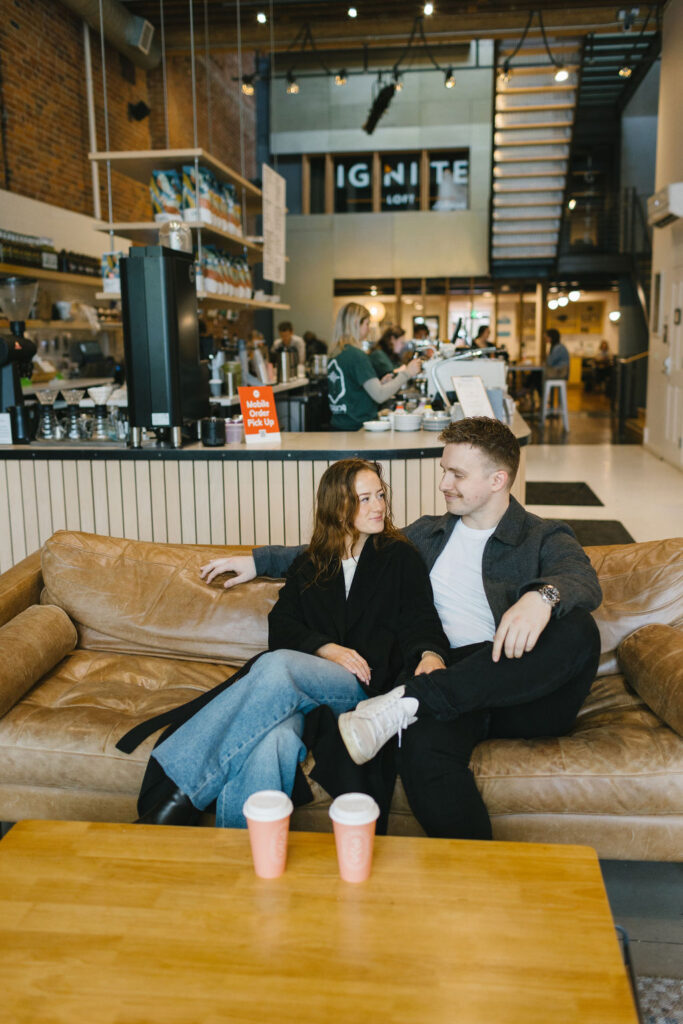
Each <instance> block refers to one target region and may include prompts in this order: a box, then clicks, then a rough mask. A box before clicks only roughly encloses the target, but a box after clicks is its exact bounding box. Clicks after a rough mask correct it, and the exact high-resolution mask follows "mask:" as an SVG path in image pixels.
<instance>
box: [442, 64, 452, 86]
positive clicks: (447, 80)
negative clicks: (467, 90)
mask: <svg viewBox="0 0 683 1024" xmlns="http://www.w3.org/2000/svg"><path fill="white" fill-rule="evenodd" d="M443 84H444V85H445V86H446V88H447V89H452V88H453V86H454V85H455V75H454V74H453V68H449V69H448V71H447V72H446V73H445V75H444V80H443Z"/></svg>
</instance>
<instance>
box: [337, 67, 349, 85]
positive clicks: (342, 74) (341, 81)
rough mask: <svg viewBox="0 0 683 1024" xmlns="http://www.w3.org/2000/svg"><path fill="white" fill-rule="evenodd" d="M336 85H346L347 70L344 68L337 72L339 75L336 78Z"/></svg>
mask: <svg viewBox="0 0 683 1024" xmlns="http://www.w3.org/2000/svg"><path fill="white" fill-rule="evenodd" d="M334 84H335V85H346V68H342V69H341V71H338V72H337V74H336V75H335V76H334Z"/></svg>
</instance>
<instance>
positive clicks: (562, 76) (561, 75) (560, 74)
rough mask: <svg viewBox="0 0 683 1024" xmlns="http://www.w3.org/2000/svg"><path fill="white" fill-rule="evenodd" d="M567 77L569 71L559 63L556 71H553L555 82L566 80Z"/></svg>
mask: <svg viewBox="0 0 683 1024" xmlns="http://www.w3.org/2000/svg"><path fill="white" fill-rule="evenodd" d="M568 78H569V72H568V71H567V69H566V68H565V67H563V66H562V64H560V65H559V67H558V69H557V71H556V72H555V81H556V82H566V81H567V79H568Z"/></svg>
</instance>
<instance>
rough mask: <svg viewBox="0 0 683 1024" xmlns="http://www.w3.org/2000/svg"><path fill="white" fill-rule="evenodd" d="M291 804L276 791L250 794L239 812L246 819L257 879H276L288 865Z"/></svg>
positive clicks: (268, 790)
mask: <svg viewBox="0 0 683 1024" xmlns="http://www.w3.org/2000/svg"><path fill="white" fill-rule="evenodd" d="M292 810H293V804H292V801H291V800H290V799H289V797H288V796H287V794H286V793H280V792H279V791H278V790H277V789H262V790H260V792H258V793H252V795H251V796H250V797H249V799H248V800H247V801H245V804H244V807H243V808H242V814H243V815H244V817H245V818H246V819H247V826H248V828H249V842H250V843H251V855H252V857H253V859H254V871H255V872H256V874H257V875H258V876H259V878H279V877H280V875H281V874H283V872H284V870H285V865H286V864H287V836H288V833H289V817H290V815H291V813H292Z"/></svg>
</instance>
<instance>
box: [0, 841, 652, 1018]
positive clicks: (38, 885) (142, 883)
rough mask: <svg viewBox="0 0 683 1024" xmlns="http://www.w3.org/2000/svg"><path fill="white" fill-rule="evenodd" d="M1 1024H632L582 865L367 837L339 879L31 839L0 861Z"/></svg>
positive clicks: (11, 845) (524, 853) (553, 854)
mask: <svg viewBox="0 0 683 1024" xmlns="http://www.w3.org/2000/svg"><path fill="white" fill-rule="evenodd" d="M0 942H1V948H0V1018H2V1019H3V1020H7V1021H8V1022H9V1021H11V1022H12V1024H38V1022H41V1024H43V1022H48V1021H50V1022H52V1021H54V1022H57V1021H59V1022H67V1021H69V1022H78V1024H156V1022H159V1024H162V1022H163V1024H181V1022H182V1024H186V1022H187V1024H225V1022H230V1024H237V1022H243V1021H244V1022H247V1021H248V1022H251V1024H255V1022H258V1024H279V1022H290V1021H291V1022H293V1024H294V1022H296V1024H302V1022H311V1024H319V1022H328V1021H329V1022H335V1024H345V1022H347V1021H348V1022H353V1024H363V1022H368V1024H370V1022H372V1024H378V1022H381V1021H391V1022H392V1024H403V1022H405V1024H408V1022H410V1024H413V1022H414V1024H417V1022H419V1024H431V1022H438V1021H448V1022H449V1024H453V1022H462V1024H479V1022H482V1024H483V1022H486V1024H513V1022H514V1024H549V1022H557V1024H570V1022H576V1024H635V1022H636V1020H637V1018H636V1014H635V1010H634V1007H633V1002H632V999H631V993H630V988H629V982H628V979H627V975H626V972H625V970H624V968H623V966H622V962H621V958H620V954H619V948H618V944H617V939H616V936H615V932H614V928H613V924H612V918H611V915H610V911H609V906H608V904H607V897H606V895H605V890H604V887H603V884H602V878H601V875H600V869H599V865H598V861H597V857H596V855H595V853H594V851H593V850H590V849H588V848H586V847H572V846H541V845H534V844H522V843H479V842H458V841H454V840H444V839H416V838H404V837H382V838H378V839H377V841H376V846H375V860H374V866H373V874H372V877H371V878H370V880H369V881H368V882H366V883H362V884H360V885H350V884H348V883H344V882H342V881H341V880H340V879H339V876H338V874H337V866H336V859H335V851H334V840H333V837H332V836H331V835H323V834H317V833H315V834H314V833H302V832H295V833H292V834H291V835H290V847H289V863H288V867H287V871H286V873H285V874H284V875H283V876H282V877H281V878H279V879H276V880H273V881H263V880H260V879H258V878H256V877H255V875H254V874H253V871H252V867H251V859H250V853H249V844H248V838H247V835H246V833H244V832H241V831H236V830H229V829H225V830H220V829H205V828H201V829H199V828H196V829H192V828H182V829H181V828H155V827H151V826H147V827H145V826H139V825H103V824H89V823H85V822H45V821H43V822H40V821H27V822H21V823H20V824H18V825H16V826H15V827H14V828H13V829H12V831H11V832H10V833H9V834H8V835H7V836H6V837H5V838H4V839H3V840H2V842H0Z"/></svg>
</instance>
